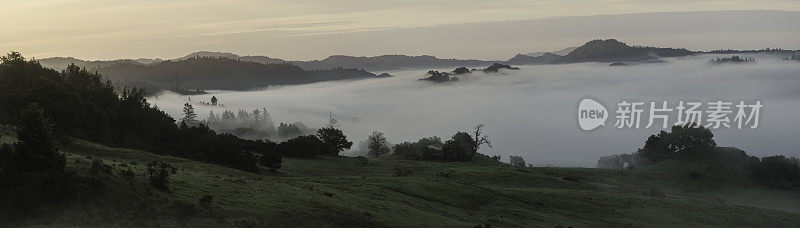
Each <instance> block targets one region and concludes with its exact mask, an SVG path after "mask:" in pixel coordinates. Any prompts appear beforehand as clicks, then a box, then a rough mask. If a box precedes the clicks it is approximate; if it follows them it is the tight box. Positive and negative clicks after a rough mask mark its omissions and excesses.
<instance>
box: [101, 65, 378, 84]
mask: <svg viewBox="0 0 800 228" xmlns="http://www.w3.org/2000/svg"><path fill="white" fill-rule="evenodd" d="M97 72H99V73H100V74H102V75H103V76H104V77H106V78H108V79H110V80H111V81H113V82H114V83H116V84H121V85H125V86H127V85H144V86H149V87H148V89H149V90H150V91H149V92H155V91H158V90H163V89H168V88H172V87H179V88H186V89H200V90H212V89H222V90H250V89H256V88H263V87H267V86H270V85H289V84H304V83H312V82H320V81H330V80H340V79H359V78H370V77H377V76H376V75H374V74H372V73H369V72H367V71H364V70H359V69H343V68H333V69H330V70H312V71H306V70H303V69H302V68H300V67H298V66H296V65H294V64H291V63H276V64H262V63H257V62H250V61H242V60H237V59H230V58H212V57H192V58H186V59H181V60H170V61H162V62H157V63H153V64H140V63H131V62H121V63H118V64H112V65H109V66H105V67H101V68H98V69H97Z"/></svg>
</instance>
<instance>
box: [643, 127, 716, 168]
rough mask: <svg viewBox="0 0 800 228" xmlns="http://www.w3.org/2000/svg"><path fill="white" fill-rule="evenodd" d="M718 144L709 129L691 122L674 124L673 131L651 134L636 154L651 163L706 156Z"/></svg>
mask: <svg viewBox="0 0 800 228" xmlns="http://www.w3.org/2000/svg"><path fill="white" fill-rule="evenodd" d="M716 146H717V143H716V142H715V141H714V134H713V133H711V131H710V130H709V129H707V128H704V127H703V126H699V127H696V125H694V124H690V125H686V126H673V127H672V131H671V132H666V131H661V132H660V133H658V134H657V135H651V136H650V137H649V138H648V139H647V141H646V142H645V145H644V147H643V148H640V149H639V150H637V152H636V155H637V156H638V157H640V158H642V159H644V160H645V161H646V162H649V163H658V162H661V161H664V160H667V159H678V160H686V159H692V158H705V157H707V156H708V155H710V154H711V153H712V152H713V150H714V148H715V147H716Z"/></svg>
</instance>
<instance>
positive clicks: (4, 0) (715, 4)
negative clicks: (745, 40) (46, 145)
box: [0, 0, 800, 60]
mask: <svg viewBox="0 0 800 228" xmlns="http://www.w3.org/2000/svg"><path fill="white" fill-rule="evenodd" d="M0 6H2V7H0V15H3V19H2V20H0V28H2V32H1V33H0V48H1V49H2V51H10V50H15V51H20V52H22V53H23V54H24V55H26V56H31V57H37V58H42V57H51V56H75V57H79V58H84V59H115V58H138V57H148V58H155V57H158V58H174V57H179V56H182V55H185V54H188V53H190V52H193V51H198V50H212V51H230V52H235V53H238V54H246V55H267V56H273V57H279V58H285V59H298V60H302V59H319V58H324V57H326V56H328V55H332V54H351V55H374V54H380V53H382V54H393V53H399V54H413V55H416V54H431V55H437V56H440V55H443V57H459V56H455V55H462V54H463V55H465V56H466V57H472V58H484V59H486V58H489V59H491V58H499V57H500V56H499V54H494V53H488V52H485V51H480V50H476V51H474V52H447V51H441V52H438V51H437V50H431V49H410V48H405V49H404V48H399V49H398V48H381V47H380V46H378V45H371V46H370V45H369V43H367V44H364V45H366V46H368V48H366V47H356V46H349V45H355V44H348V43H346V42H344V43H343V42H334V41H330V42H329V40H328V38H329V37H330V36H331V35H332V34H339V35H342V34H343V35H344V37H346V35H347V34H353V35H354V36H355V35H368V34H370V33H368V32H371V31H386V30H398V29H400V30H402V29H408V28H417V27H427V26H437V25H453V24H464V23H474V22H493V21H508V20H527V19H540V18H551V17H564V16H587V15H612V14H629V13H646V12H680V11H720V10H784V11H798V10H800V1H795V0H790V1H787V0H766V1H744V0H707V1H688V0H677V1H676V0H649V1H633V0H604V1H586V0H545V1H523V0H493V1H479V0H439V1H421V0H396V1H395V0H365V1H359V0H324V1H315V0H292V1H251V0H224V1H223V0H218V1H217V0H192V1H188V0H178V1H155V0H135V1H134V0H124V1H99V0H0ZM794 23H796V22H794ZM612 35H613V34H612ZM531 39H532V40H535V39H536V38H535V37H531ZM642 41H643V42H645V43H647V42H649V40H646V39H643V40H642ZM463 42H468V40H463ZM312 44H313V45H312ZM326 45H327V46H326ZM570 45H574V42H572V41H570V42H563V43H560V42H554V41H544V40H543V42H542V44H541V45H539V46H536V47H519V48H517V49H509V50H518V51H519V52H524V51H536V50H533V49H547V50H549V49H558V48H562V47H566V46H570ZM320 46H325V47H326V48H320ZM329 46H337V47H329ZM384 46H385V45H384ZM508 55H513V53H509V54H508Z"/></svg>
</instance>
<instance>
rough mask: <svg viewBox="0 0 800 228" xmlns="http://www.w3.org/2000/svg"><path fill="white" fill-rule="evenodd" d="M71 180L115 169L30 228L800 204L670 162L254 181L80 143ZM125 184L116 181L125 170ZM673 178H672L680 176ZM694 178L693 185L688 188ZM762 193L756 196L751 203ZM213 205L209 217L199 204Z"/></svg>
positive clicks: (340, 162) (291, 168)
mask: <svg viewBox="0 0 800 228" xmlns="http://www.w3.org/2000/svg"><path fill="white" fill-rule="evenodd" d="M63 151H64V152H66V153H67V154H68V155H69V156H68V160H67V161H68V166H69V168H71V169H75V170H78V171H79V172H81V170H86V169H88V166H89V165H88V161H89V158H90V157H99V158H101V159H103V160H104V161H105V163H106V164H108V165H111V167H112V172H111V173H112V175H111V177H110V178H111V179H110V181H107V182H106V186H107V188H105V190H104V193H103V194H101V195H99V196H97V197H96V198H95V199H91V200H88V201H85V202H78V203H75V204H73V205H72V206H69V207H68V208H67V209H66V210H63V212H52V213H50V214H48V215H47V216H43V217H41V218H39V219H36V220H34V221H30V222H28V223H26V225H41V224H45V225H55V226H63V225H104V226H106V225H114V226H156V225H160V226H192V227H213V226H227V225H240V226H251V227H258V226H267V225H268V226H276V225H278V226H291V227H294V226H322V225H324V226H375V225H377V226H388V227H421V226H461V227H472V226H475V225H480V224H490V225H492V226H501V227H553V226H555V225H556V224H563V225H564V226H565V227H566V226H573V227H597V226H628V225H632V226H653V225H668V226H708V225H711V226H760V225H764V224H770V225H773V226H784V227H785V226H793V225H796V224H798V223H800V205H799V204H797V202H800V194H798V193H796V192H787V191H781V190H772V189H767V188H764V187H761V186H759V185H755V184H753V183H750V182H747V181H742V182H736V181H725V180H724V179H722V180H719V178H715V175H724V171H723V172H714V171H710V170H708V169H707V168H706V167H704V166H685V165H681V164H676V163H667V164H663V165H658V166H653V167H645V168H640V169H638V170H633V171H625V172H620V171H611V170H601V169H588V168H514V167H509V166H505V165H499V164H496V163H491V162H479V163H474V162H473V163H444V162H422V161H405V160H393V159H364V158H349V157H326V158H317V159H292V158H285V159H284V162H283V168H282V169H280V170H279V172H277V173H263V174H252V173H246V172H241V171H238V170H233V169H229V168H224V167H221V166H217V165H210V164H205V163H201V162H196V161H190V160H185V159H179V158H173V157H164V156H158V155H154V154H151V153H147V152H141V151H136V150H128V149H117V148H108V147H105V146H102V145H97V144H93V143H87V142H83V141H78V142H76V143H73V144H72V145H71V146H68V147H67V148H65V149H63ZM152 160H161V161H166V162H169V163H171V164H172V165H174V166H175V167H176V168H178V171H177V174H175V175H173V176H172V177H171V182H170V183H169V187H170V188H171V190H172V192H171V193H166V192H160V191H157V190H155V189H153V188H151V187H149V186H148V185H146V183H145V182H144V180H143V172H144V169H145V168H144V167H145V165H144V164H146V163H147V162H149V161H152ZM129 167H130V168H131V170H132V171H133V172H134V173H135V177H134V178H133V180H132V181H130V180H126V179H125V178H123V177H122V175H120V174H119V173H120V172H121V171H122V170H126V169H128V168H129ZM676 170H679V171H676ZM691 172H701V173H703V175H701V176H700V177H696V176H695V177H690V176H691V175H689V173H691ZM756 194H757V197H754V196H755V195H756ZM205 195H210V196H212V197H213V202H212V203H211V206H210V207H209V208H210V209H208V208H205V207H202V206H200V204H199V203H198V199H200V198H202V197H203V196H205Z"/></svg>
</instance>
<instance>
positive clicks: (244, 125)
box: [180, 99, 311, 140]
mask: <svg viewBox="0 0 800 228" xmlns="http://www.w3.org/2000/svg"><path fill="white" fill-rule="evenodd" d="M213 101H214V99H212V102H213ZM180 120H181V121H182V122H185V123H186V124H187V125H189V126H198V125H205V126H207V127H208V128H209V129H211V130H214V131H215V132H220V133H228V134H232V135H235V136H237V137H239V138H244V139H272V140H284V139H289V138H293V137H296V136H299V135H302V134H303V133H307V132H311V130H310V129H309V128H308V127H306V125H304V124H303V123H300V122H295V123H288V124H287V123H280V124H279V125H278V126H277V127H276V126H275V122H274V121H273V120H272V116H271V115H270V113H269V111H267V109H266V108H261V109H253V110H252V111H247V110H244V109H240V110H239V111H238V112H236V113H234V112H232V111H230V110H225V111H223V112H222V113H221V114H218V113H214V111H210V113H209V115H208V117H207V118H206V119H205V120H198V119H197V113H196V112H195V109H194V107H193V106H192V105H191V104H189V103H186V104H184V107H183V117H181V119H180Z"/></svg>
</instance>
